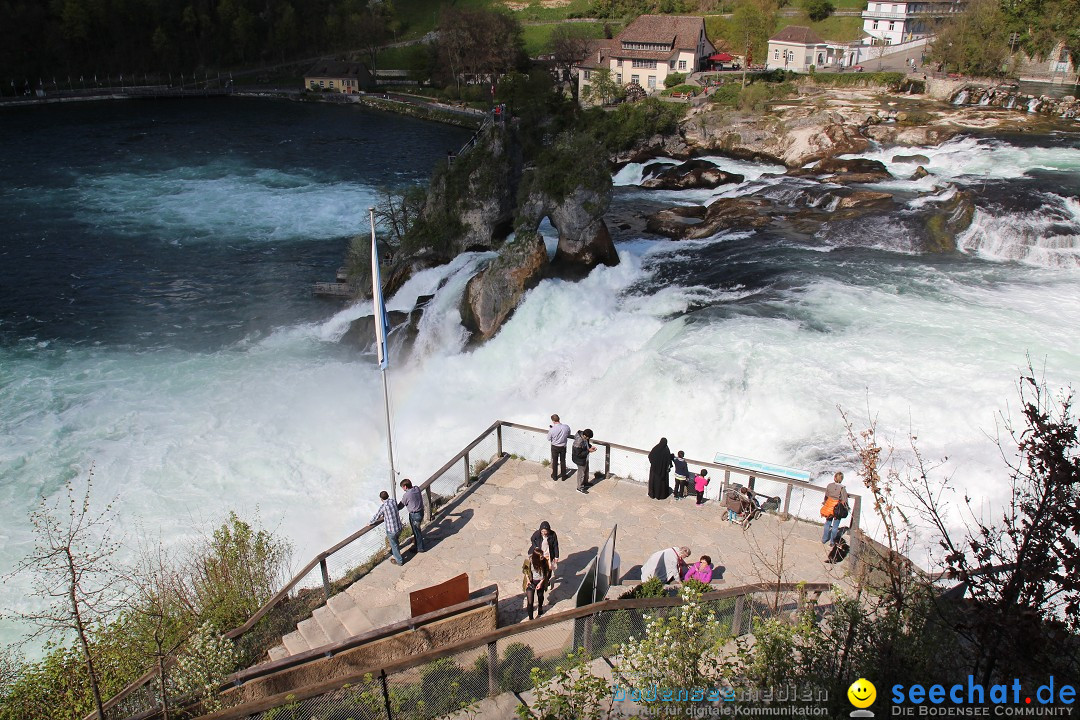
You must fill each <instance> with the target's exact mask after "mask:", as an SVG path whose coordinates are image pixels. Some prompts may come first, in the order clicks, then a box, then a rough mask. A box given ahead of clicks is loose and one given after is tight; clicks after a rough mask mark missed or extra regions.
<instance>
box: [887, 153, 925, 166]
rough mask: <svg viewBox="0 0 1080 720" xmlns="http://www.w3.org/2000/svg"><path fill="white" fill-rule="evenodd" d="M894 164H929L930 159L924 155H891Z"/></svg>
mask: <svg viewBox="0 0 1080 720" xmlns="http://www.w3.org/2000/svg"><path fill="white" fill-rule="evenodd" d="M892 161H893V162H894V163H918V164H919V165H928V164H930V158H928V157H927V156H925V155H918V154H916V155H893V157H892Z"/></svg>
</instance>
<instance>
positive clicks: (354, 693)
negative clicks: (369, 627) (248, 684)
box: [203, 583, 831, 720]
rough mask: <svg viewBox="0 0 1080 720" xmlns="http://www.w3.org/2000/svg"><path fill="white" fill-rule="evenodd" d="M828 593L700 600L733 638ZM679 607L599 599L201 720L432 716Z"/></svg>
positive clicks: (635, 634)
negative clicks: (598, 600) (762, 621)
mask: <svg viewBox="0 0 1080 720" xmlns="http://www.w3.org/2000/svg"><path fill="white" fill-rule="evenodd" d="M830 590H831V585H829V584H827V583H804V584H795V583H783V584H777V585H746V586H743V587H739V588H732V589H728V590H721V591H717V592H709V593H705V594H704V595H703V596H702V597H701V600H700V602H701V603H702V604H703V605H704V606H705V607H706V608H707V610H708V611H709V612H710V613H711V614H712V615H713V617H715V618H716V619H717V620H718V621H719V622H720V624H721V627H722V631H723V632H724V633H725V634H726V635H727V636H729V637H738V636H740V635H745V634H747V633H750V632H752V630H753V627H754V621H755V620H760V619H766V618H770V617H775V616H777V615H780V614H784V613H791V612H798V611H800V610H802V609H804V608H805V607H806V606H807V604H811V605H813V607H814V609H815V611H816V612H819V613H823V612H826V611H827V610H828V609H829V605H828V604H825V605H822V604H820V599H821V595H822V593H826V592H828V591H830ZM682 604H683V601H682V599H681V598H678V597H664V598H644V599H628V600H608V601H604V602H600V603H596V604H594V605H589V606H587V607H583V608H577V609H574V610H567V611H565V612H561V613H557V614H553V615H548V616H546V617H540V618H538V619H536V620H531V621H528V622H523V623H518V624H516V625H513V626H510V627H506V628H501V629H499V630H496V631H494V632H491V633H488V634H485V635H482V636H479V637H476V638H472V639H469V640H465V641H462V642H459V643H455V644H453V645H448V646H444V647H442V648H439V649H436V650H432V651H430V652H427V653H424V654H422V655H418V656H414V657H411V658H406V659H403V660H400V661H397V662H393V663H385V664H381V665H376V666H372V667H367V668H363V669H360V670H357V671H353V672H350V673H348V674H347V675H343V676H340V677H336V678H334V679H332V680H329V681H326V682H321V683H316V684H311V685H308V686H306V687H301V688H292V689H289V690H288V691H286V692H281V693H279V694H277V695H273V696H270V697H266V698H262V699H259V700H256V701H251V702H246V703H239V704H236V705H234V706H233V707H229V708H227V709H224V710H219V711H217V712H215V713H212V714H209V715H205V716H203V720H241V718H251V719H252V720H271V718H282V717H292V718H316V717H319V718H321V717H343V718H344V717H349V718H354V719H355V720H433V719H434V718H438V717H443V716H445V715H447V714H450V713H453V712H456V711H458V710H462V709H464V708H466V707H468V706H470V705H474V704H475V703H477V702H478V701H481V700H483V699H485V698H491V697H495V696H498V695H501V694H503V693H515V694H517V693H521V692H523V691H526V690H530V689H532V687H533V681H532V671H533V669H534V668H535V669H539V671H540V674H541V675H542V676H546V677H547V676H550V675H552V674H553V673H554V670H555V668H556V667H557V666H558V665H559V663H560V662H563V661H565V659H566V658H567V656H568V654H569V653H571V652H575V651H577V652H584V654H585V656H586V658H587V659H589V660H605V661H607V663H608V664H609V665H615V666H617V665H616V664H615V663H612V661H611V660H610V659H609V656H612V655H616V654H617V653H618V652H619V649H620V648H621V647H622V646H623V645H624V644H626V643H628V642H632V638H640V637H643V636H644V635H645V633H646V621H647V620H648V619H649V618H651V617H656V616H662V615H666V614H668V613H671V612H674V611H675V610H677V609H678V607H679V606H680V605H682ZM623 684H627V683H625V682H624V683H623ZM228 699H229V698H226V701H228ZM519 699H520V698H519ZM466 716H468V715H466Z"/></svg>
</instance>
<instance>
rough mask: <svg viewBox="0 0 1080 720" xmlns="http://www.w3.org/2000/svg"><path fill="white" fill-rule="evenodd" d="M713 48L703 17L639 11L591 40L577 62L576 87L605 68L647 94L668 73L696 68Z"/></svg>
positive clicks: (621, 82) (659, 87)
mask: <svg viewBox="0 0 1080 720" xmlns="http://www.w3.org/2000/svg"><path fill="white" fill-rule="evenodd" d="M715 50H716V48H715V47H714V46H713V44H712V43H711V42H709V38H708V37H706V35H705V18H702V17H686V16H683V17H680V16H671V15H641V16H639V17H638V18H637V19H636V20H634V21H633V22H632V23H630V24H629V25H627V26H626V28H624V29H623V31H622V32H621V33H619V34H618V35H616V36H615V37H614V38H612V39H611V40H600V41H595V42H594V43H593V44H592V46H591V48H590V52H589V54H588V55H587V56H586V57H585V59H584V60H583V61H582V62H581V63H579V64H578V66H577V73H578V90H581V89H583V88H584V86H586V85H588V84H589V80H590V79H591V77H592V73H594V72H595V71H597V70H599V69H602V68H605V69H608V70H610V71H611V76H612V79H613V80H615V82H617V83H618V84H619V85H620V86H621V85H628V84H630V83H637V84H638V85H640V86H641V87H642V88H644V89H645V91H646V92H648V93H649V94H652V93H654V92H659V91H660V90H662V89H663V88H664V79H665V78H667V76H668V73H691V72H697V71H698V70H701V69H702V67H703V65H702V64H703V63H704V59H705V58H706V57H708V56H709V55H711V54H712V53H713V52H715ZM579 96H581V95H580V93H579Z"/></svg>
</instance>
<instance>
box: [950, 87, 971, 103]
mask: <svg viewBox="0 0 1080 720" xmlns="http://www.w3.org/2000/svg"><path fill="white" fill-rule="evenodd" d="M969 95H970V93H969V92H968V90H967V89H964V90H961V91H960V92H959V94H957V96H956V97H955V98H953V105H966V104H967V101H968V96H969Z"/></svg>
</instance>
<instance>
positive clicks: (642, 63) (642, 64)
mask: <svg viewBox="0 0 1080 720" xmlns="http://www.w3.org/2000/svg"><path fill="white" fill-rule="evenodd" d="M632 65H633V67H636V68H644V69H646V70H654V69H656V61H655V60H634V61H633V64H632Z"/></svg>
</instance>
